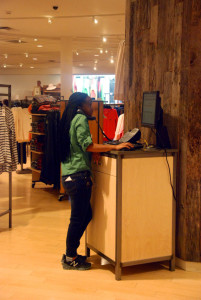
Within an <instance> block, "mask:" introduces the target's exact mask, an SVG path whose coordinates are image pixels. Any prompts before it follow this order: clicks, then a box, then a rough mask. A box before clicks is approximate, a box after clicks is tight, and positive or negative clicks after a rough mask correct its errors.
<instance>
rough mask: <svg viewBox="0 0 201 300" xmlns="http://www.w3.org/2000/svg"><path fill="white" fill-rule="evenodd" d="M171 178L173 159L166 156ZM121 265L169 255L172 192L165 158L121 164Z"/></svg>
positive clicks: (150, 158)
mask: <svg viewBox="0 0 201 300" xmlns="http://www.w3.org/2000/svg"><path fill="white" fill-rule="evenodd" d="M168 161H169V164H170V169H171V175H172V178H173V157H168ZM122 169H123V176H122V177H123V178H122V196H123V197H122V199H123V201H122V262H128V261H134V260H143V259H148V258H154V257H162V256H169V255H172V205H173V198H172V189H171V186H170V179H169V173H168V166H167V163H166V159H165V157H148V158H131V159H123V161H122Z"/></svg>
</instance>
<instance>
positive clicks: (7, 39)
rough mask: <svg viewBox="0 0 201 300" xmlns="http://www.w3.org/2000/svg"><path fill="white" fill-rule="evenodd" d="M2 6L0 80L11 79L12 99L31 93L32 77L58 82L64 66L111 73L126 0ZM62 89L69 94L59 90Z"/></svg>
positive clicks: (75, 71) (9, 3)
mask: <svg viewBox="0 0 201 300" xmlns="http://www.w3.org/2000/svg"><path fill="white" fill-rule="evenodd" d="M53 6H57V7H58V9H56V10H54V9H53ZM1 7H2V10H1V24H0V26H1V28H0V33H1V34H0V65H1V68H0V82H1V84H11V85H12V99H13V100H17V99H23V98H24V97H26V96H28V97H30V96H32V93H33V89H34V87H35V86H36V82H37V80H40V81H41V84H42V86H43V85H48V84H50V83H52V84H58V83H63V82H62V81H63V79H62V78H63V76H64V77H65V73H66V72H67V73H68V75H67V73H66V76H69V73H70V72H71V74H74V75H114V74H115V59H116V54H117V49H118V45H119V42H120V41H121V40H123V39H124V38H125V1H105V0H104V1H100V2H99V3H98V4H97V1H93V0H88V1H87V3H86V5H83V2H82V1H74V2H73V3H72V2H71V1H61V0H59V1H56V2H55V1H47V0H46V1H42V2H41V1H30V2H29V4H28V5H24V3H23V1H18V2H16V1H14V0H11V1H3V3H1ZM49 20H50V21H49ZM95 20H97V21H98V23H97V24H95ZM50 22H51V23H50ZM3 27H9V28H7V29H4V28H3ZM104 37H106V38H107V42H103V38H104ZM36 39H37V40H36ZM38 46H39V47H38ZM40 46H42V47H40ZM26 56H28V57H26ZM111 59H112V61H113V62H112V63H111ZM65 63H67V64H68V68H67V69H66V66H65ZM62 74H63V75H62ZM64 80H65V79H64ZM65 81H66V80H65ZM64 85H65V84H64V83H63V84H62V86H63V87H64ZM71 90H72V89H71ZM61 94H62V96H64V98H65V99H67V98H68V97H67V96H68V95H67V94H65V91H64V90H63V93H61ZM68 94H70V91H68ZM106 97H107V98H108V96H106Z"/></svg>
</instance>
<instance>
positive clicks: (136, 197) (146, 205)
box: [86, 150, 177, 280]
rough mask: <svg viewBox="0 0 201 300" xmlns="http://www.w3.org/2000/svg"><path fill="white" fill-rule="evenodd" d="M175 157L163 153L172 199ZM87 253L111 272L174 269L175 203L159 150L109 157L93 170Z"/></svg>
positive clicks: (118, 274)
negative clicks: (150, 266)
mask: <svg viewBox="0 0 201 300" xmlns="http://www.w3.org/2000/svg"><path fill="white" fill-rule="evenodd" d="M176 153H177V150H167V159H168V162H169V166H170V172H171V178H172V184H173V186H174V191H175V193H176ZM93 176H94V186H93V193H92V200H91V201H92V210H93V219H92V221H91V223H90V224H89V226H88V229H87V232H86V252H87V254H88V256H89V255H90V249H91V250H93V251H94V252H96V253H97V254H99V255H100V256H101V257H103V258H105V259H106V260H108V261H109V262H110V263H111V264H113V265H114V266H115V278H116V279H117V280H120V279H121V268H122V267H126V266H132V265H138V264H144V263H150V262H162V261H169V263H170V270H172V271H173V270H174V269H175V210H176V208H175V206H176V205H175V199H174V197H173V192H172V188H171V185H170V176H169V169H168V165H167V161H166V155H165V151H164V150H158V151H154V150H151V151H150V150H149V151H144V150H137V151H111V152H109V153H104V154H102V156H101V159H100V162H99V164H98V165H95V164H93Z"/></svg>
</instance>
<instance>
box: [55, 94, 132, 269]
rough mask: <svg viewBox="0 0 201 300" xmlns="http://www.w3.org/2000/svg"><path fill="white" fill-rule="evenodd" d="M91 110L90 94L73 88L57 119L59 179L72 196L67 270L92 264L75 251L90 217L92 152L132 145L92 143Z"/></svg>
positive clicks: (83, 267)
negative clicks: (65, 105) (60, 177)
mask: <svg viewBox="0 0 201 300" xmlns="http://www.w3.org/2000/svg"><path fill="white" fill-rule="evenodd" d="M92 114H93V109H92V100H91V98H90V97H89V96H88V95H87V94H85V93H79V92H76V93H74V94H72V95H71V96H70V98H69V102H68V105H67V107H66V109H65V111H64V113H63V116H62V119H61V123H60V149H61V151H60V155H61V162H62V163H61V169H62V183H63V186H64V189H65V190H66V192H67V194H68V195H69V196H70V199H71V217H70V224H69V227H68V232H67V238H66V254H64V255H63V257H62V264H63V267H64V268H65V269H70V270H72V269H75V270H88V269H90V268H91V264H90V263H89V262H87V261H86V259H87V257H86V256H81V255H78V253H77V249H78V247H79V245H80V239H81V237H82V235H83V233H84V231H85V229H86V228H87V225H88V224H89V222H90V221H91V219H92V209H91V204H90V199H91V190H92V180H91V154H92V153H97V152H99V153H100V152H107V151H111V150H121V149H122V148H131V147H132V144H130V143H124V144H120V145H100V144H94V143H93V141H92V138H91V133H90V130H89V125H88V119H90V118H91V116H92Z"/></svg>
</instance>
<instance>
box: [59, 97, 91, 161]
mask: <svg viewBox="0 0 201 300" xmlns="http://www.w3.org/2000/svg"><path fill="white" fill-rule="evenodd" d="M87 97H88V95H87V94H85V93H79V92H76V93H73V94H72V95H71V96H70V98H69V101H68V104H67V106H66V108H65V110H64V113H63V115H62V118H61V121H60V159H61V161H62V162H65V161H66V159H67V158H68V157H69V155H70V135H69V131H70V125H71V121H72V120H73V118H74V117H75V115H76V114H77V110H78V109H79V108H81V107H82V105H83V104H84V102H85V100H86V98H87Z"/></svg>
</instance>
